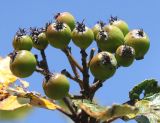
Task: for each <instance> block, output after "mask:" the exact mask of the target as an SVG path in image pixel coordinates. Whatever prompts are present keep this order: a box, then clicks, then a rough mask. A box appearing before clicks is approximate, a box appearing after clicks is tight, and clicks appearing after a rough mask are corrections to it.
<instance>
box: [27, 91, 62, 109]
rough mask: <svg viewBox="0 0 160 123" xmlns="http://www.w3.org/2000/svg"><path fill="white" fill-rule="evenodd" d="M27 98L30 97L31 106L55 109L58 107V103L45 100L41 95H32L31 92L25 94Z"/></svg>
mask: <svg viewBox="0 0 160 123" xmlns="http://www.w3.org/2000/svg"><path fill="white" fill-rule="evenodd" d="M27 95H28V98H30V99H31V101H30V104H31V105H33V106H37V107H41V108H46V109H49V110H55V109H57V108H59V106H58V105H56V104H54V103H53V102H51V101H50V100H47V99H45V98H43V97H40V96H38V95H34V94H33V93H30V94H27Z"/></svg>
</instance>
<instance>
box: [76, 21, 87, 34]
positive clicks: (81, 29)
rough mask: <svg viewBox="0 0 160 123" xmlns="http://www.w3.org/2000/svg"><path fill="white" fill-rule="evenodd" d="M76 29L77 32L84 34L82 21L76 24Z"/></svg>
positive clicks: (84, 27) (84, 28)
mask: <svg viewBox="0 0 160 123" xmlns="http://www.w3.org/2000/svg"><path fill="white" fill-rule="evenodd" d="M76 29H77V31H78V32H84V31H85V30H86V26H85V24H84V20H83V21H82V22H81V23H80V22H77V26H76Z"/></svg>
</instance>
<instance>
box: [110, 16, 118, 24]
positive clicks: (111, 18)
mask: <svg viewBox="0 0 160 123" xmlns="http://www.w3.org/2000/svg"><path fill="white" fill-rule="evenodd" d="M117 20H118V17H117V16H115V17H113V16H111V17H110V19H109V23H110V24H112V23H113V22H114V21H117Z"/></svg>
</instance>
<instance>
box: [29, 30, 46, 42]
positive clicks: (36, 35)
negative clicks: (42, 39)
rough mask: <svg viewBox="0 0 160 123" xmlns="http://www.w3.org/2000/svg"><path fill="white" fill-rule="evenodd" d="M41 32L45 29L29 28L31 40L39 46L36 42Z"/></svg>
mask: <svg viewBox="0 0 160 123" xmlns="http://www.w3.org/2000/svg"><path fill="white" fill-rule="evenodd" d="M42 32H45V29H44V28H36V27H35V28H32V27H31V28H30V35H31V36H32V38H33V41H34V42H35V43H36V44H39V41H38V35H39V34H40V33H42Z"/></svg>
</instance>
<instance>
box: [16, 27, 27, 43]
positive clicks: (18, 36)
mask: <svg viewBox="0 0 160 123" xmlns="http://www.w3.org/2000/svg"><path fill="white" fill-rule="evenodd" d="M26 34H27V31H26V30H25V29H24V28H19V30H18V31H17V32H16V36H17V41H18V40H19V39H20V38H21V36H23V35H26Z"/></svg>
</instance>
